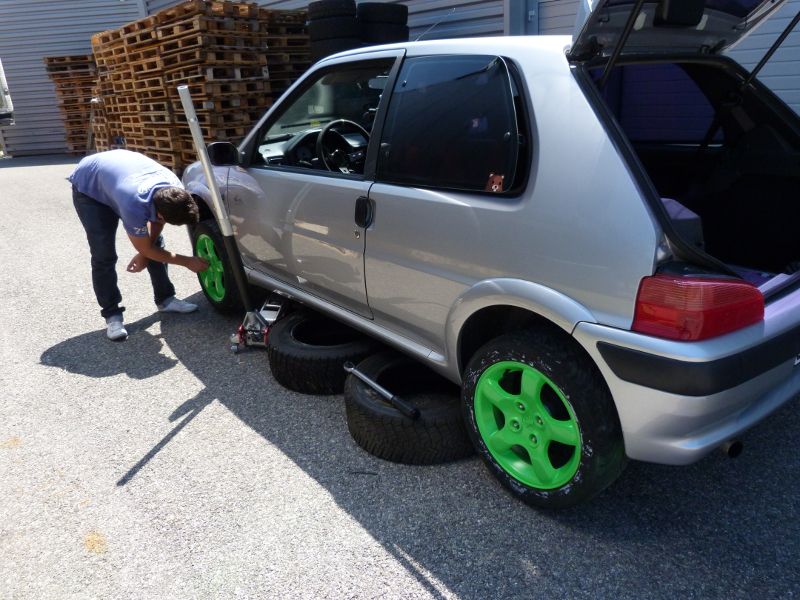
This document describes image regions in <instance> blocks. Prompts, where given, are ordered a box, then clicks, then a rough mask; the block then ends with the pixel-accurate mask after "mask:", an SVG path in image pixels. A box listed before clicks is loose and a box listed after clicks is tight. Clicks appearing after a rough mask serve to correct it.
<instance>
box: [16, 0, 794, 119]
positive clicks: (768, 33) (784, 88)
mask: <svg viewBox="0 0 800 600" xmlns="http://www.w3.org/2000/svg"><path fill="white" fill-rule="evenodd" d="M799 10H800V0H789V1H788V2H787V3H786V4H785V5H784V6H782V7H781V8H780V9H779V10H778V12H777V13H776V14H775V15H773V16H772V17H771V18H770V19H767V21H766V23H764V24H763V25H762V26H761V27H760V28H759V29H757V30H756V31H755V32H754V33H752V34H751V35H749V36H748V37H746V38H745V39H744V40H742V42H741V43H740V44H739V45H738V46H736V47H735V48H733V49H732V50H730V51H729V52H728V54H729V55H730V56H731V58H733V59H735V60H737V61H739V62H740V63H742V64H743V65H744V66H745V67H747V68H748V69H752V68H753V67H755V66H756V64H757V63H758V61H759V60H761V57H762V56H764V53H765V52H766V51H767V49H768V48H769V47H770V46H771V45H772V44H773V42H775V40H776V39H777V38H778V36H779V35H780V33H781V32H782V31H783V30H784V29H785V28H786V26H787V25H788V24H789V21H791V20H792V17H794V15H795V14H797V11H799ZM758 78H759V79H760V80H761V81H762V82H763V83H764V84H765V85H766V86H767V87H769V88H770V89H771V90H772V91H774V92H775V93H776V94H777V95H778V97H780V98H781V99H782V100H783V101H784V102H786V103H787V104H788V105H789V106H791V107H792V108H793V109H794V111H795V112H796V113H798V114H800V30H798V28H797V27H795V30H794V31H793V32H792V33H790V34H789V36H788V37H787V38H786V39H785V40H784V42H783V44H782V45H781V47H780V48H779V49H778V51H777V52H776V53H775V54H773V55H772V58H771V59H770V60H769V62H767V64H766V65H765V66H764V68H763V70H762V71H761V72H760V73H759V75H758ZM12 98H13V96H12Z"/></svg>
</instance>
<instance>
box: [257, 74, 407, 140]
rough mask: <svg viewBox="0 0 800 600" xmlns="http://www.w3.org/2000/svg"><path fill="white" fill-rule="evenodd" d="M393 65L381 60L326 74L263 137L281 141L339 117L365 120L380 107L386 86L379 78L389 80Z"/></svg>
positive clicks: (357, 121)
mask: <svg viewBox="0 0 800 600" xmlns="http://www.w3.org/2000/svg"><path fill="white" fill-rule="evenodd" d="M390 67H391V61H388V62H387V61H381V64H380V65H374V64H373V65H370V66H360V67H359V66H356V67H351V68H349V69H347V70H343V71H336V72H332V73H329V74H327V75H325V76H323V77H322V78H321V79H318V80H317V81H316V82H315V83H314V84H313V85H312V86H311V87H310V88H308V89H307V90H306V91H305V92H303V93H302V94H301V95H300V97H299V98H298V99H297V100H295V101H293V102H292V103H291V105H290V106H289V108H288V109H287V111H286V112H285V113H284V114H283V115H281V117H280V118H279V119H278V120H277V121H276V122H275V123H274V124H273V125H272V127H270V128H269V130H268V131H267V132H266V134H265V136H264V138H263V140H264V141H265V142H269V141H279V140H281V139H286V137H287V136H291V135H292V134H295V133H298V132H300V131H305V130H307V129H309V128H312V127H319V126H322V125H325V124H326V123H329V122H331V121H333V120H337V119H347V120H350V121H354V122H356V123H362V122H363V121H364V120H365V114H366V113H369V112H370V111H374V110H375V109H376V108H377V107H378V102H379V100H380V97H381V91H382V90H381V89H380V88H381V87H382V86H379V85H376V81H380V80H382V79H385V78H386V76H387V75H388V72H389V68H390Z"/></svg>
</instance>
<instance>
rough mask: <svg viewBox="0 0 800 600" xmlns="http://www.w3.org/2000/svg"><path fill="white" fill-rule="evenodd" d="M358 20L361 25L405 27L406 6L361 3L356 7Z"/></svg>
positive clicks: (406, 20) (406, 21) (406, 17)
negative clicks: (381, 24) (383, 24)
mask: <svg viewBox="0 0 800 600" xmlns="http://www.w3.org/2000/svg"><path fill="white" fill-rule="evenodd" d="M358 19H359V21H361V22H362V23H395V24H397V25H405V24H406V23H408V6H407V5H405V4H386V3H384V2H361V3H360V4H359V5H358Z"/></svg>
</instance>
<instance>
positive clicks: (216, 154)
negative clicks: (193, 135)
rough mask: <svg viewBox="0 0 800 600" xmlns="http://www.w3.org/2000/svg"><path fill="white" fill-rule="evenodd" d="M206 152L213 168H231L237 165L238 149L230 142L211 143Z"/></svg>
mask: <svg viewBox="0 0 800 600" xmlns="http://www.w3.org/2000/svg"><path fill="white" fill-rule="evenodd" d="M206 150H207V152H208V159H209V160H210V161H211V164H212V165H214V166H215V167H232V166H235V165H238V164H239V149H238V148H237V147H236V146H234V145H233V144H232V143H230V142H212V143H210V144H209V145H208V146H207V148H206Z"/></svg>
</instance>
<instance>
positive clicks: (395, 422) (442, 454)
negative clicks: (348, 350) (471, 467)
mask: <svg viewBox="0 0 800 600" xmlns="http://www.w3.org/2000/svg"><path fill="white" fill-rule="evenodd" d="M357 368H358V370H359V371H361V372H362V373H363V374H364V375H366V376H368V377H369V378H371V379H372V380H374V381H377V382H378V383H379V384H380V385H382V386H383V387H386V388H387V389H389V391H391V392H392V393H393V394H397V395H399V396H400V397H402V398H403V399H404V400H407V401H408V402H410V403H411V404H413V405H414V406H416V407H417V408H418V409H419V411H420V415H419V418H418V419H410V418H409V417H406V416H404V415H403V414H401V413H400V411H398V410H397V409H396V408H394V407H393V406H391V405H390V404H389V403H388V402H386V401H385V400H384V399H383V398H382V397H381V396H380V395H379V394H378V393H377V392H376V391H375V390H374V389H372V388H371V387H370V386H368V385H367V384H366V383H364V382H363V381H361V380H360V379H358V378H357V377H356V376H355V375H350V376H348V377H347V380H346V382H345V387H344V403H345V412H346V415H347V428H348V430H349V431H350V435H351V436H353V439H354V440H355V442H356V443H357V444H358V445H359V446H361V447H362V448H363V449H364V450H366V451H367V452H369V453H370V454H372V455H373V456H377V457H378V458H382V459H384V460H389V461H392V462H397V463H403V464H409V465H432V464H438V463H443V462H449V461H453V460H458V459H461V458H465V457H467V456H470V455H472V454H474V453H475V449H474V448H473V446H472V442H471V441H470V439H469V436H468V435H467V431H466V428H465V426H464V419H463V417H462V414H461V407H460V399H459V393H458V388H457V387H456V386H454V385H453V384H451V383H449V382H447V381H446V380H445V379H443V378H441V377H440V376H438V375H436V374H435V373H433V372H432V371H430V370H429V369H428V368H426V367H424V366H423V365H421V364H419V363H418V362H416V361H414V360H412V359H411V358H408V357H406V356H403V355H402V354H398V353H396V352H392V351H388V352H382V353H380V354H375V355H373V356H370V357H369V358H366V359H364V360H363V361H362V362H361V363H359V364H358V367H357Z"/></svg>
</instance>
